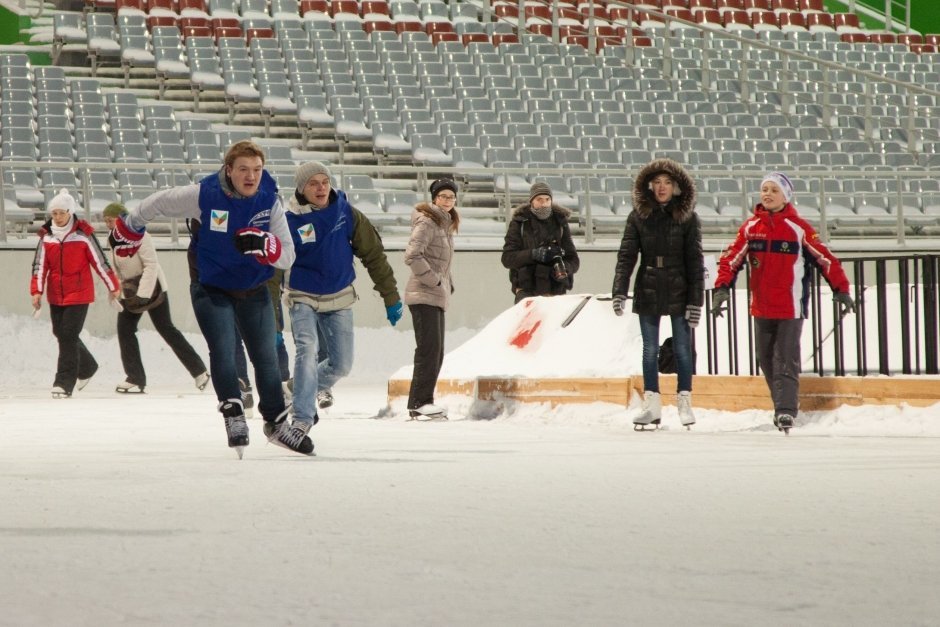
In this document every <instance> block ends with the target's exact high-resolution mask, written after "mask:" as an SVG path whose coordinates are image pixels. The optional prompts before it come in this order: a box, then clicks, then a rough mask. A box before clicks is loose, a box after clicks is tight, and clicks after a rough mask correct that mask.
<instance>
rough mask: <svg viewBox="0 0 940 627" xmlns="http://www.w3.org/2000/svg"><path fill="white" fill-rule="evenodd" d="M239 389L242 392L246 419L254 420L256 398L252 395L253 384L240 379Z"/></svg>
mask: <svg viewBox="0 0 940 627" xmlns="http://www.w3.org/2000/svg"><path fill="white" fill-rule="evenodd" d="M238 389H239V390H240V391H241V397H242V407H244V408H245V417H246V418H252V417H253V415H254V411H253V409H254V407H255V397H254V395H253V394H252V393H251V392H252V390H251V383H249V382H248V381H247V380H246V379H239V380H238Z"/></svg>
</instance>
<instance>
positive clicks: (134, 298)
mask: <svg viewBox="0 0 940 627" xmlns="http://www.w3.org/2000/svg"><path fill="white" fill-rule="evenodd" d="M139 288H140V276H135V277H133V278H130V279H125V280H123V281H121V295H122V297H121V304H122V305H124V309H125V310H127V311H129V312H131V313H136V314H140V313H144V312H145V311H147V310H149V309H153V308H154V307H157V306H159V305H161V304H163V301H165V300H166V292H164V291H163V288H162V287H160V281H157V283H156V285H155V287H154V290H153V296H151V297H150V298H149V299H147V298H141V297H140V296H138V295H137V290H138V289H139Z"/></svg>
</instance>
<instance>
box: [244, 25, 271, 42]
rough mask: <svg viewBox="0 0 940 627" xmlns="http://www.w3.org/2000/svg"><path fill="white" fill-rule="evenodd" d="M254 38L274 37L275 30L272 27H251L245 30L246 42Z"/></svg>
mask: <svg viewBox="0 0 940 627" xmlns="http://www.w3.org/2000/svg"><path fill="white" fill-rule="evenodd" d="M252 39H274V30H273V29H271V28H249V29H248V30H247V31H245V43H249V44H250V43H251V40H252Z"/></svg>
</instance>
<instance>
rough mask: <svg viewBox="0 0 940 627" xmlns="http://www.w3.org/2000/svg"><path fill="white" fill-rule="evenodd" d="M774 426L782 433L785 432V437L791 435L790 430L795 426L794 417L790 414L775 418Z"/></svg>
mask: <svg viewBox="0 0 940 627" xmlns="http://www.w3.org/2000/svg"><path fill="white" fill-rule="evenodd" d="M774 426H775V427H777V429H779V430H780V431H783V433H784V435H790V428H791V427H792V426H793V416H791V415H790V414H780V415H779V416H774Z"/></svg>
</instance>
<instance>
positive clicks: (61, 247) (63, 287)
mask: <svg viewBox="0 0 940 627" xmlns="http://www.w3.org/2000/svg"><path fill="white" fill-rule="evenodd" d="M93 232H94V228H93V227H92V226H91V225H90V224H88V223H87V222H85V221H84V220H79V219H77V218H76V219H75V220H74V224H73V225H72V230H71V231H69V233H68V235H66V236H65V238H63V239H62V240H61V241H60V240H59V239H58V238H56V237H54V236H53V235H52V229H51V226H50V222H47V223H46V224H45V225H43V227H42V228H41V229H40V230H39V238H40V239H39V245H38V246H37V247H36V255H35V257H34V258H33V276H32V278H31V279H30V283H29V293H30V294H45V295H46V300H48V301H49V304H50V305H58V306H66V305H87V304H89V303H92V302H94V300H95V285H94V283H93V282H92V276H91V271H92V270H94V271H95V273H96V274H97V275H98V276H100V277H101V280H102V281H103V282H104V284H105V287H107V288H108V291H109V292H113V291H115V290H116V289H118V286H119V285H120V283H119V282H118V279H117V276H115V274H114V271H113V270H112V269H111V266H110V265H109V264H108V261H107V259H106V258H105V255H104V253H103V252H102V250H101V246H100V245H99V244H98V240H96V239H95V236H94V235H93Z"/></svg>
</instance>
